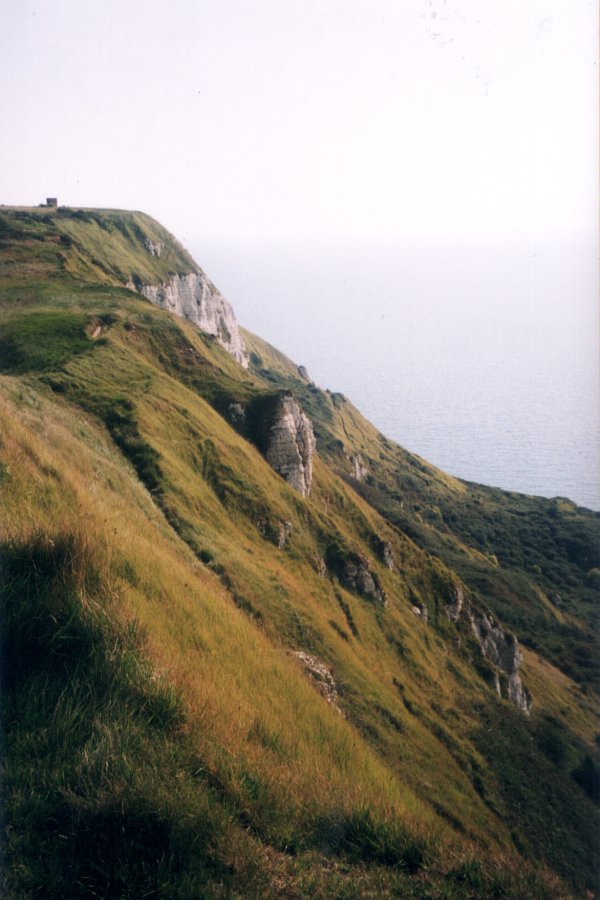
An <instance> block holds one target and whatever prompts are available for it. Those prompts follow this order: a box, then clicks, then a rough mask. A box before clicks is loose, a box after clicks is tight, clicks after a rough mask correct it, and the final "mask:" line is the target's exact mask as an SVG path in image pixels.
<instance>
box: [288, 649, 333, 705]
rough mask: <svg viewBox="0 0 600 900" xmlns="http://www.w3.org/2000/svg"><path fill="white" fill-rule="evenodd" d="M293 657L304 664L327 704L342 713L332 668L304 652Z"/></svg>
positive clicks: (296, 652) (298, 652) (299, 652)
mask: <svg viewBox="0 0 600 900" xmlns="http://www.w3.org/2000/svg"><path fill="white" fill-rule="evenodd" d="M293 655H294V656H295V657H296V659H298V660H299V661H300V662H301V663H302V665H303V667H304V669H305V670H306V672H307V674H308V675H309V677H310V678H311V680H312V681H313V682H314V684H315V686H316V688H317V689H318V690H319V691H320V693H321V694H323V696H324V697H325V699H326V700H327V702H328V703H331V705H332V706H334V707H335V709H337V711H338V712H340V713H341V710H340V708H339V706H338V696H339V694H338V689H337V685H336V683H335V679H334V677H333V672H332V670H331V668H330V667H329V666H327V665H325V663H324V662H323V661H322V660H320V659H319V658H318V657H317V656H311V655H310V654H309V653H305V652H304V650H295V651H293Z"/></svg>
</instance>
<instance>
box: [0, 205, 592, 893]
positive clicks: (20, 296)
mask: <svg viewBox="0 0 600 900" xmlns="http://www.w3.org/2000/svg"><path fill="white" fill-rule="evenodd" d="M0 226H1V229H2V230H1V231H0V272H2V273H3V275H2V280H1V281H0V371H1V375H0V401H1V406H0V410H1V416H2V431H1V434H2V443H1V446H0V459H1V467H0V492H1V500H2V520H1V521H2V531H1V535H0V540H1V541H2V551H1V552H2V578H3V597H4V607H3V628H2V634H3V640H4V642H5V652H4V653H3V660H4V674H3V679H4V682H3V697H4V722H5V735H6V738H5V744H6V746H5V759H6V764H5V775H4V795H5V796H4V801H5V803H4V806H5V810H6V823H5V825H6V864H5V881H6V883H5V886H4V888H5V895H6V896H8V897H15V898H22V897H23V898H24V897H33V896H40V895H43V896H48V897H66V896H68V897H79V896H81V897H88V896H90V897H93V896H97V897H141V896H155V897H161V898H163V897H178V898H181V897H190V898H192V897H198V896H206V897H212V896H214V897H222V896H244V897H245V896H247V897H269V896H272V897H304V896H309V895H312V896H320V897H368V896H373V897H380V896H406V897H430V898H437V897H439V898H442V897H445V898H452V897H561V896H562V897H566V896H579V895H582V896H585V892H586V890H589V889H593V886H594V883H595V877H596V871H597V868H596V863H595V859H594V853H595V837H596V835H597V826H598V809H597V804H598V785H597V766H598V748H597V743H596V732H597V730H598V727H597V714H598V699H597V696H596V694H595V693H594V689H593V684H592V681H591V678H590V677H589V672H591V669H592V665H593V653H592V652H591V641H592V634H593V610H594V594H593V590H594V586H593V581H594V575H593V572H592V574H590V571H589V570H590V569H591V570H593V569H594V567H595V563H594V560H591V562H590V558H589V556H588V555H587V554H588V550H587V549H581V547H582V546H583V545H585V547H586V548H588V547H589V548H593V546H594V541H595V531H594V529H595V528H596V527H597V518H596V517H595V516H594V515H593V514H590V513H587V512H586V511H583V510H578V509H577V508H575V507H573V506H572V505H571V504H568V503H566V502H563V501H560V502H557V503H555V504H554V505H553V506H552V503H551V501H534V500H531V499H528V498H520V497H516V496H514V495H506V494H502V492H496V491H490V490H488V489H485V488H479V487H475V486H469V485H465V484H464V483H462V482H458V481H456V480H455V479H451V478H449V477H447V476H445V475H444V474H443V473H441V472H439V471H437V470H435V469H433V468H432V467H429V466H428V465H427V464H426V463H424V462H422V461H420V460H418V459H417V458H416V457H413V456H410V455H409V454H407V453H405V451H403V450H402V449H401V448H399V447H397V446H396V445H394V444H393V443H391V442H389V441H387V440H386V439H385V438H383V437H382V436H381V435H379V434H378V433H377V432H376V430H375V429H373V427H372V426H370V425H369V423H367V422H366V421H365V420H364V419H362V417H361V416H360V414H359V413H358V412H357V411H356V410H354V409H353V408H352V407H351V405H350V404H349V403H348V401H346V400H345V398H342V397H341V396H340V395H331V394H329V393H327V392H321V391H319V390H318V389H317V388H315V387H314V386H313V385H310V384H307V383H306V382H305V381H304V380H302V379H301V378H300V377H299V376H298V375H297V372H296V370H295V367H294V366H293V365H292V364H291V363H290V362H289V361H288V360H286V359H285V357H282V356H281V355H280V354H278V353H277V351H275V350H274V349H273V348H270V347H269V346H268V345H266V344H264V343H263V342H261V341H260V340H259V339H258V338H254V337H253V336H251V335H248V336H247V342H248V345H249V349H250V350H251V360H252V362H251V367H250V369H249V370H248V371H244V370H243V369H241V367H239V366H238V365H237V364H236V363H235V362H234V361H233V359H232V358H231V357H229V356H228V355H227V353H226V352H225V351H224V350H223V349H222V348H221V347H220V346H219V345H218V344H217V343H216V342H215V341H214V340H213V339H211V338H209V337H208V336H206V335H203V334H201V333H200V332H198V331H197V330H196V329H194V328H193V326H191V325H190V324H189V323H187V322H184V321H182V320H177V319H174V318H173V317H171V316H170V315H169V314H168V313H166V312H163V311H161V310H158V309H156V308H154V307H153V306H152V305H151V304H150V303H148V302H147V301H146V300H144V299H143V298H141V297H139V296H138V295H136V294H135V293H133V292H132V291H129V290H126V289H125V288H124V285H125V284H126V283H127V282H128V281H131V280H133V281H134V282H135V279H136V278H138V279H141V280H142V281H144V282H157V281H159V280H161V279H163V278H166V277H167V276H168V275H169V274H171V273H173V272H180V273H184V272H187V271H196V270H197V267H196V266H195V264H194V263H193V261H191V260H190V259H189V257H188V256H187V254H186V253H185V251H184V250H182V248H180V247H179V246H178V245H177V244H176V242H175V241H174V239H173V238H172V237H171V236H170V235H168V234H167V233H166V232H165V231H164V230H163V229H162V228H161V227H160V226H159V225H158V224H157V223H155V222H153V220H151V219H149V218H148V217H146V216H143V215H142V214H139V213H121V212H116V211H115V212H113V211H110V212H106V211H93V210H85V211H71V210H63V211H61V210H59V211H58V212H56V213H53V212H51V211H48V210H18V211H10V210H6V209H3V210H1V211H0ZM148 241H150V242H154V243H156V242H161V244H162V246H163V248H164V250H163V252H162V253H161V256H160V258H158V257H155V256H153V255H152V254H151V252H150V251H149V250H148V243H147V242H148ZM280 388H286V389H291V390H292V391H293V393H294V395H295V396H296V397H297V398H298V399H299V400H300V402H301V404H302V406H303V408H304V409H305V410H306V412H307V414H308V415H309V416H310V417H311V419H312V420H313V422H314V425H315V433H316V435H317V443H318V456H317V459H316V463H315V472H314V480H313V488H312V492H311V496H310V498H307V499H303V498H301V497H300V496H299V495H298V494H297V493H296V492H294V491H293V489H292V488H290V487H289V486H288V485H287V484H286V483H285V482H284V481H283V479H281V478H280V477H279V476H278V475H277V474H276V473H275V472H274V471H273V470H272V469H271V468H270V466H269V465H268V464H267V462H266V461H265V459H264V458H263V456H262V455H261V453H260V452H259V450H258V449H257V446H256V443H257V442H256V441H255V440H254V434H255V430H256V428H257V427H258V425H259V424H260V416H261V410H263V409H264V406H265V403H268V402H269V398H271V397H272V396H273V393H274V392H275V391H278V390H279V389H280ZM232 403H243V404H244V407H245V409H246V410H247V411H248V415H247V419H246V422H245V423H244V424H243V425H240V423H239V421H237V420H236V419H235V417H234V416H232V413H231V404H232ZM356 454H359V455H360V456H361V458H362V459H363V460H364V463H365V466H366V468H368V475H367V476H366V477H365V479H364V480H363V481H360V482H357V481H356V480H355V479H354V478H353V477H352V473H353V472H355V468H354V463H353V462H352V460H351V457H353V456H355V455H356ZM434 501H435V502H434ZM546 507H547V508H548V509H550V508H552V509H554V508H555V509H556V511H555V512H554V513H549V512H548V513H547V512H546ZM452 513H453V514H454V516H455V518H454V519H451V514H452ZM543 516H545V517H546V518H542V517H543ZM527 517H529V518H527ZM521 518H523V519H524V520H525V522H528V523H529V528H528V529H527V528H526V525H525V524H524V525H523V530H522V531H520V530H519V528H518V527H517V525H516V524H515V523H516V522H517V521H520V519H521ZM547 519H548V520H551V526H553V527H550V526H549V528H548V529H544V528H542V527H541V523H542V522H544V523H545V522H546V520H547ZM538 520H539V527H537V526H536V527H535V528H532V527H531V526H532V523H536V522H538ZM484 523H486V524H484ZM492 525H493V527H494V529H495V531H493V532H492V530H491V529H492ZM483 528H486V529H487V530H486V541H492V540H493V541H494V542H495V543H496V544H497V545H498V546H497V547H496V550H495V551H494V552H492V549H491V546H494V545H493V544H492V545H491V546H490V547H488V546H487V544H486V541H484V539H483V537H481V535H479V534H478V530H482V529H483ZM488 532H489V535H488ZM525 533H527V534H528V537H529V540H528V546H530V547H532V548H533V550H531V551H530V550H529V549H527V550H525V549H522V550H521V551H519V552H521V554H522V555H519V553H517V551H516V550H515V551H514V554H513V556H514V558H512V557H509V555H508V550H509V549H510V548H511V547H514V548H521V547H522V537H523V535H524V534H525ZM282 534H283V535H284V537H283V538H282ZM570 539H572V540H573V541H575V544H574V545H573V544H570V543H569V540H570ZM546 544H548V545H549V546H550V545H551V547H552V550H553V552H554V554H555V555H554V558H553V567H551V566H548V567H546V568H544V569H542V567H541V565H539V568H540V570H541V571H540V572H537V570H535V571H534V570H533V569H531V567H529V568H528V566H529V562H528V560H529V557H527V561H526V560H525V557H526V555H527V554H529V553H533V554H534V557H532V558H535V559H538V558H539V554H541V553H542V548H543V547H544V546H546ZM384 545H386V546H388V547H389V548H390V550H391V553H392V555H393V558H394V568H393V569H390V568H388V567H387V565H386V562H385V556H384V554H383V552H382V548H383V546H384ZM500 545H502V546H505V547H506V548H507V551H506V559H505V558H504V557H502V555H501V553H499V550H500ZM561 548H562V549H561ZM574 548H575V549H574ZM563 551H564V552H563ZM590 552H591V551H590ZM494 556H495V558H493V557H494ZM355 557H360V558H361V559H363V560H365V561H366V563H368V567H369V571H370V572H371V573H372V574H373V577H374V578H375V579H376V580H377V583H378V584H379V585H380V586H381V588H382V589H383V590H384V591H385V595H386V596H387V605H385V606H384V605H382V604H381V603H378V602H376V601H375V600H374V599H373V598H372V597H369V596H365V595H361V594H359V593H357V592H356V591H355V590H351V589H349V588H348V586H347V585H346V584H345V583H344V580H343V578H342V577H341V569H340V565H341V563H342V562H343V561H344V560H345V559H347V558H355ZM532 565H538V563H532ZM554 570H557V571H554ZM557 572H558V574H557ZM461 584H462V585H463V589H464V593H465V596H466V598H467V600H468V602H469V603H470V604H471V605H472V606H473V608H474V609H486V608H487V606H488V605H491V606H492V608H493V609H494V611H495V612H496V614H497V615H498V617H499V618H500V619H501V620H502V621H503V622H504V623H505V624H508V625H510V626H511V627H513V628H514V630H515V631H517V633H518V635H519V637H520V639H521V641H522V642H523V644H525V646H526V650H525V661H524V665H523V678H524V681H525V683H526V686H527V688H528V690H529V691H530V693H531V695H532V698H533V703H534V706H533V711H532V714H531V716H530V717H529V718H528V717H526V716H525V715H524V714H523V713H522V712H520V711H519V710H517V709H515V708H514V707H513V706H512V705H510V704H509V703H507V702H506V701H501V700H499V699H498V697H497V694H496V692H495V689H494V686H493V672H492V670H491V667H490V665H489V663H488V662H487V661H486V660H485V659H484V658H483V656H482V654H481V652H480V648H479V646H478V644H477V642H476V641H475V639H474V637H473V634H472V632H471V629H470V627H469V626H468V623H467V622H466V620H462V621H461V622H459V623H458V625H456V624H454V623H453V622H451V621H450V619H449V617H448V615H447V614H446V606H447V603H448V597H449V592H450V591H451V590H452V588H453V587H455V586H456V585H461ZM555 593H560V594H561V599H560V601H557V600H556V598H555V599H554V601H553V600H551V599H549V595H550V594H555ZM413 607H414V608H418V607H421V608H424V607H426V608H427V610H428V612H429V618H428V622H424V621H423V618H422V616H417V615H415V613H414V611H413ZM561 628H562V629H563V630H562V631H561ZM557 636H558V637H560V636H562V643H560V645H559V644H557V643H556V641H557V640H558V638H557ZM555 639H556V640H555ZM553 642H554V643H553ZM577 642H579V643H577ZM307 660H312V663H310V662H309V663H308V664H307ZM585 660H589V662H588V663H586V662H585ZM318 667H320V669H319V668H318ZM318 671H320V672H321V676H320V678H319V677H317V674H316V673H317V672H318ZM323 672H325V673H327V674H326V676H324V675H323ZM324 685H325V687H324ZM326 688H327V689H326Z"/></svg>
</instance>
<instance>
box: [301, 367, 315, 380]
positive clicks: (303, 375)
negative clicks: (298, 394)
mask: <svg viewBox="0 0 600 900" xmlns="http://www.w3.org/2000/svg"><path fill="white" fill-rule="evenodd" d="M298 375H299V376H300V378H304V380H305V381H308V382H310V384H312V383H313V381H312V378H311V377H310V375H309V374H308V369H307V368H306V366H298Z"/></svg>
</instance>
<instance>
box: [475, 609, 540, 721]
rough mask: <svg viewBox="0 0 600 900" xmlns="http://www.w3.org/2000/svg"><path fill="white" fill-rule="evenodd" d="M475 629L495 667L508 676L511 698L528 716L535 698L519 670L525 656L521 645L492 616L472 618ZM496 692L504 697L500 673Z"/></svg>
mask: <svg viewBox="0 0 600 900" xmlns="http://www.w3.org/2000/svg"><path fill="white" fill-rule="evenodd" d="M471 627H472V629H473V633H474V634H475V637H476V638H477V641H478V643H479V646H480V647H481V652H482V653H483V655H484V656H485V657H486V659H488V660H489V661H490V662H491V663H492V665H493V666H495V667H496V669H497V670H499V671H500V672H504V673H505V674H506V675H507V676H508V698H509V700H512V702H513V703H514V704H515V706H518V708H519V709H521V710H523V712H524V713H526V714H527V715H528V714H529V712H530V710H531V698H530V697H529V695H528V693H527V691H526V690H525V688H524V687H523V683H522V681H521V676H520V675H519V667H520V665H521V662H522V659H523V656H522V654H521V651H520V649H519V642H518V640H517V639H516V637H515V636H514V634H510V632H506V631H504V629H503V628H502V627H501V626H500V625H498V624H497V623H496V622H494V620H493V619H492V618H491V616H486V614H485V613H476V614H475V615H472V616H471ZM495 683H496V690H497V691H498V694H499V696H502V691H501V688H500V679H499V677H498V674H497V673H496V679H495Z"/></svg>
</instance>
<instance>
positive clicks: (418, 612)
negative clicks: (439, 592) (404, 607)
mask: <svg viewBox="0 0 600 900" xmlns="http://www.w3.org/2000/svg"><path fill="white" fill-rule="evenodd" d="M411 609H412V611H413V612H414V614H415V616H419V618H420V619H422V620H423V622H424V623H425V624H426V625H427V623H428V621H429V610H428V609H427V607H426V606H425V605H424V604H423V605H419V606H416V605H415V606H411Z"/></svg>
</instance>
